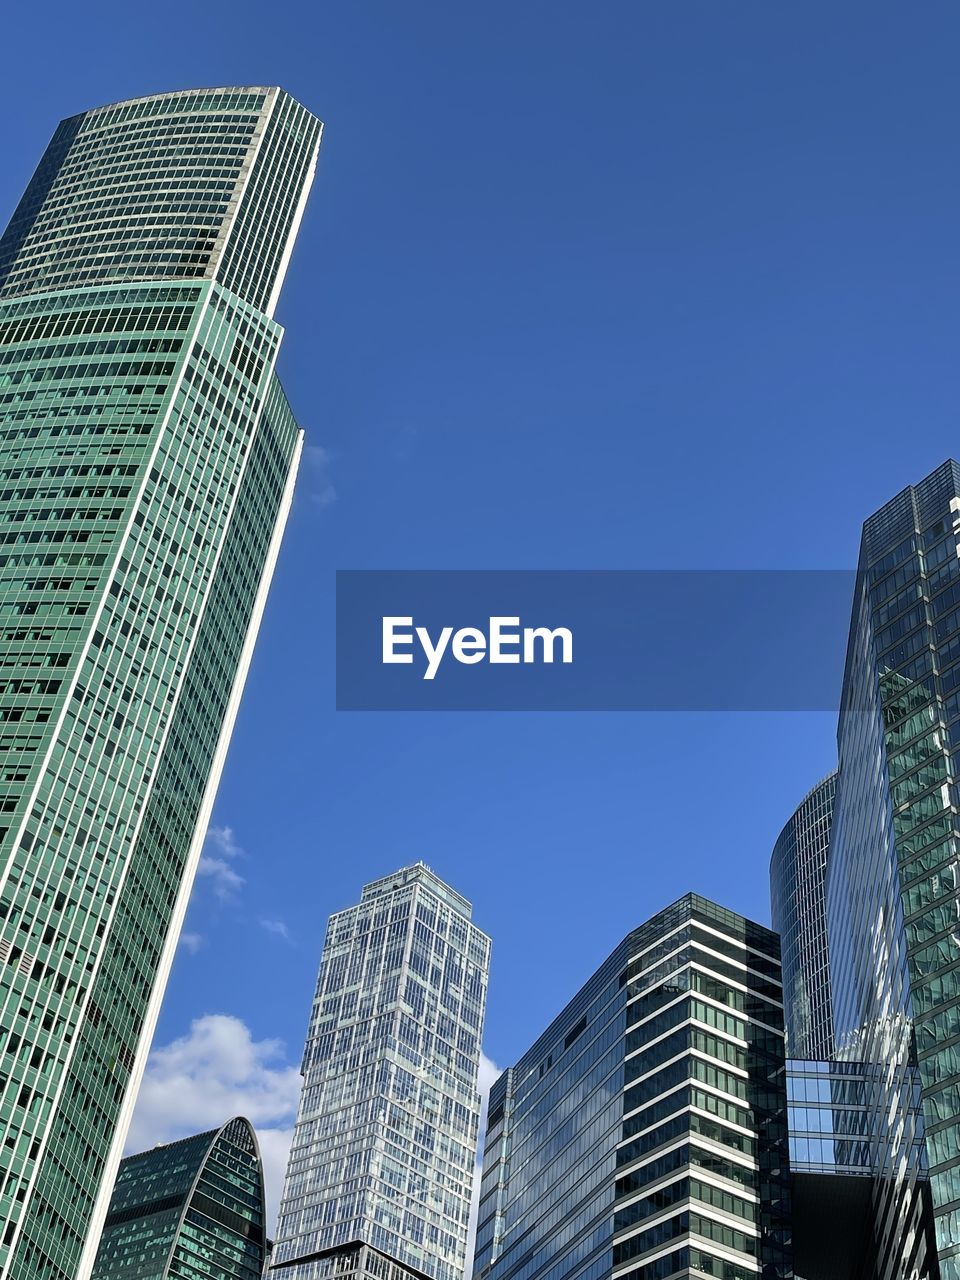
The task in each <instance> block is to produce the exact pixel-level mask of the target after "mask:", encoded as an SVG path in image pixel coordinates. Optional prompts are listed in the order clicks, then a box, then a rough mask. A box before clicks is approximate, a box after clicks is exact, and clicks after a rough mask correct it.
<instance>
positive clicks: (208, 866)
mask: <svg viewBox="0 0 960 1280" xmlns="http://www.w3.org/2000/svg"><path fill="white" fill-rule="evenodd" d="M204 848H206V849H213V850H215V852H214V853H204V854H203V856H202V857H201V859H200V864H199V866H198V867H197V875H199V876H208V877H209V878H210V879H211V880H212V881H213V891H214V893H215V894H216V895H217V897H218V898H220V900H221V901H223V902H228V901H231V900H232V899H234V898H235V897H236V896H237V894H238V893H239V892H240V890H241V889H242V888H243V886H244V884H246V881H245V880H244V878H243V876H242V875H240V874H239V872H237V871H236V870H234V868H233V867H232V866H231V865H230V861H231V860H233V859H236V858H242V857H243V856H244V854H243V850H242V849H241V848H240V846H239V845H238V844H237V841H236V838H235V837H234V834H233V828H232V827H209V828H208V830H207V838H206V843H205V845H204Z"/></svg>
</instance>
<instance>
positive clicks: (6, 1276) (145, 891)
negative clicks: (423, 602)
mask: <svg viewBox="0 0 960 1280" xmlns="http://www.w3.org/2000/svg"><path fill="white" fill-rule="evenodd" d="M319 139H320V124H319V121H317V120H316V119H314V117H313V116H311V115H310V114H309V112H307V111H306V110H305V109H304V108H303V107H302V106H300V104H299V103H297V102H295V101H294V100H293V99H292V98H291V97H289V96H288V95H287V94H285V93H283V92H282V91H281V90H279V89H276V88H227V89H205V90H199V91H195V92H190V93H172V94H159V95H156V96H152V97H148V98H141V99H138V100H136V101H131V102H124V103H119V104H117V105H115V106H110V107H103V108H99V109H97V110H93V111H88V112H86V113H85V114H83V115H80V116H76V117H74V118H72V119H70V120H67V121H64V123H63V124H61V125H60V127H59V128H58V129H57V131H56V133H55V135H54V138H53V140H52V142H51V143H50V146H49V147H48V148H47V151H46V153H45V155H44V156H43V159H42V160H41V162H40V165H39V167H38V169H37V172H36V174H35V175H34V177H33V179H32V181H31V182H30V184H29V186H28V188H27V191H26V193H25V195H24V197H23V199H22V200H21V202H20V204H19V206H18V208H17V209H16V211H15V213H14V215H13V218H12V219H11V222H10V225H9V227H8V228H7V230H6V232H5V233H4V235H3V237H2V238H0V1129H2V1142H0V1280H25V1278H26V1277H30V1280H85V1278H86V1277H88V1276H89V1275H90V1269H91V1267H92V1264H93V1257H94V1254H95V1251H96V1242H97V1238H98V1235H99V1230H100V1226H101V1225H102V1222H103V1218H104V1215H105V1214H106V1210H107V1204H108V1200H109V1188H110V1186H111V1184H112V1182H113V1178H114V1175H115V1173H116V1168H117V1165H118V1163H119V1159H120V1154H121V1151H122V1146H123V1137H124V1133H125V1130H126V1127H127V1124H128V1121H129V1116H130V1113H131V1110H132V1106H133V1101H134V1099H135V1096H136V1091H137V1085H138V1082H139V1079H140V1075H141V1072H142V1069H143V1064H144V1061H145V1057H146V1053H147V1051H148V1048H149V1043H150V1038H151V1035H152V1031H153V1027H154V1024H155V1020H156V1016H157V1011H158V1007H159V1002H160V999H161V997H162V994H163V989H164V984H165V981H166V976H167V973H168V971H169V967H170V963H171V960H172V957H173V952H174V949H175V947H176V942H177V936H178V933H179V929H180V925H181V922H182V919H183V914H184V911H185V908H186V903H187V898H188V896H189V893H190V887H191V884H192V881H193V877H194V872H195V869H196V865H197V862H198V860H199V856H200V845H201V842H202V838H203V832H204V829H205V826H206V823H207V821H208V819H209V814H210V810H211V807H212V803H213V797H214V794H215V791H216V786H217V782H218V779H219V775H220V771H221V768H222V765H223V760H224V755H225V752H226V748H227V743H228V740H229V737H230V732H231V728H232V725H233V721H234V717H235V715H236V711H237V706H238V701H239V697H240V694H241V691H242V687H243V681H244V677H245V674H246V670H247V666H248V664H249V661H250V656H251V652H252V647H253V643H254V640H255V637H256V632H257V627H258V624H259V620H260V616H261V613H262V610H263V607H264V603H265V596H266V591H267V588H268V586H269V581H270V577H271V573H272V569H273V564H274V561H275V559H276V555H277V552H278V549H279V541H280V537H281V535H282V530H283V526H284V522H285V519H286V515H287V511H288V509H289V505H290V501H291V497H292V489H293V482H294V476H295V473H296V467H297V461H298V458H299V453H300V448H301V433H300V431H299V428H298V427H297V424H296V422H295V421H294V418H293V415H292V413H291V411H290V408H289V406H288V404H287V402H286V399H285V397H284V394H283V391H282V390H281V388H280V385H279V383H278V382H277V380H276V376H275V374H274V365H275V361H276V356H277V349H278V347H279V344H280V340H281V336H282V330H281V329H280V327H279V326H278V325H277V324H276V322H275V321H274V319H273V310H274V306H275V304H276V300H277V295H278V293H279V290H280V286H281V284H282V281H283V276H284V272H285V270H286V267H287V263H288V261H289V256H290V250H291V247H292V244H293V239H294V236H295V235H296V231H297V227H298V225H299V222H300V218H301V214H302V211H303V207H304V202H305V200H306V195H307V191H308V189H309V186H310V183H311V180H312V176H313V172H314V167H315V164H316V158H317V149H318V146H319Z"/></svg>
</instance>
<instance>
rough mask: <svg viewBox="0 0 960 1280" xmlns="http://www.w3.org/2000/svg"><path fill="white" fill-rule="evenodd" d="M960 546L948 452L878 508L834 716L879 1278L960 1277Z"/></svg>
mask: <svg viewBox="0 0 960 1280" xmlns="http://www.w3.org/2000/svg"><path fill="white" fill-rule="evenodd" d="M958 548H960V467H958V466H957V464H956V463H955V462H952V461H950V462H947V463H945V464H944V465H943V466H941V467H939V468H938V469H937V470H936V471H934V472H933V473H932V474H931V475H929V476H927V477H926V479H925V480H923V481H921V482H920V484H918V485H915V486H910V487H908V488H907V489H904V490H903V492H901V493H900V494H898V495H897V496H896V497H895V498H893V499H892V500H891V501H890V502H888V503H887V504H886V506H884V507H882V508H881V509H880V510H879V511H878V512H877V513H876V514H875V515H873V516H871V517H870V518H869V519H868V520H867V522H866V524H865V525H864V530H863V539H862V543H861V551H860V561H859V566H858V572H857V582H856V594H855V599H854V607H853V620H852V624H851V629H850V641H849V647H848V651H847V662H846V671H845V677H844V689H843V701H842V707H841V714H840V725H839V747H840V773H839V781H838V785H837V795H836V801H835V807H834V817H833V834H832V840H831V846H830V857H829V862H828V868H827V917H828V934H829V948H830V968H831V985H832V1005H833V1017H834V1031H835V1038H836V1043H837V1051H838V1055H839V1056H841V1057H846V1058H850V1059H857V1060H860V1061H862V1062H863V1063H864V1064H865V1067H869V1068H872V1071H870V1073H869V1078H870V1079H871V1080H872V1082H873V1089H874V1096H873V1099H872V1105H871V1114H872V1116H873V1132H872V1133H871V1135H870V1138H871V1151H872V1155H873V1162H874V1163H873V1172H874V1175H875V1176H874V1205H873V1210H874V1216H875V1236H876V1239H877V1241H878V1246H879V1270H878V1275H879V1276H880V1278H881V1280H886V1278H887V1277H890V1278H891V1280H892V1278H893V1277H900V1276H910V1275H913V1276H916V1277H926V1276H931V1277H936V1276H937V1275H940V1276H942V1277H943V1280H956V1278H957V1277H960V902H958V881H960V861H958V852H960V849H958V837H960V818H958V801H960V795H958V786H957V778H958V756H957V752H958V750H960V552H958ZM931 1203H932V1214H931V1211H930V1206H931ZM931 1218H932V1225H931Z"/></svg>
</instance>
